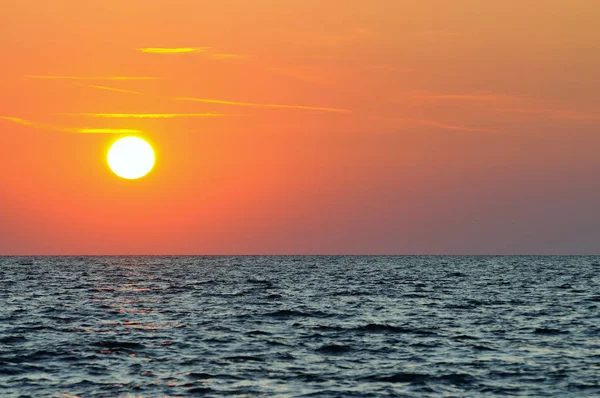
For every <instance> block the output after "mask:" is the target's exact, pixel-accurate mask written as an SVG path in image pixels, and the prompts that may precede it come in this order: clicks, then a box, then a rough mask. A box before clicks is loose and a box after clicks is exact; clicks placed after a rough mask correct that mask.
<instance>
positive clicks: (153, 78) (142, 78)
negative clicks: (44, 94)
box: [23, 75, 160, 80]
mask: <svg viewBox="0 0 600 398" xmlns="http://www.w3.org/2000/svg"><path fill="white" fill-rule="evenodd" d="M23 77H25V78H27V79H54V80H160V77H153V76H52V75H49V76H43V75H25V76H23Z"/></svg>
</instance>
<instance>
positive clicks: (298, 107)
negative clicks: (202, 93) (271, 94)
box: [172, 97, 352, 113]
mask: <svg viewBox="0 0 600 398" xmlns="http://www.w3.org/2000/svg"><path fill="white" fill-rule="evenodd" d="M172 99H174V100H176V101H193V102H204V103H207V104H220V105H234V106H249V107H254V108H279V109H303V110H311V111H322V112H337V113H350V112H352V111H350V110H349V109H341V108H323V107H318V106H306V105H281V104H258V103H253V102H237V101H224V100H216V99H207V98H193V97H175V98H172Z"/></svg>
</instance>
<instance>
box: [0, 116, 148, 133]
mask: <svg viewBox="0 0 600 398" xmlns="http://www.w3.org/2000/svg"><path fill="white" fill-rule="evenodd" d="M0 120H6V121H9V122H13V123H17V124H21V125H23V126H29V127H34V128H37V129H42V130H49V131H57V132H61V133H78V134H140V133H142V131H141V130H137V129H120V128H94V127H61V126H55V125H50V124H45V123H39V122H35V121H32V120H27V119H22V118H20V117H13V116H0Z"/></svg>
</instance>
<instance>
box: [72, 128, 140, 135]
mask: <svg viewBox="0 0 600 398" xmlns="http://www.w3.org/2000/svg"><path fill="white" fill-rule="evenodd" d="M68 130H70V131H71V132H74V133H81V134H140V133H142V131H141V130H137V129H112V128H103V129H97V128H87V127H84V128H74V129H68Z"/></svg>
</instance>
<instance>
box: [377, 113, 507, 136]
mask: <svg viewBox="0 0 600 398" xmlns="http://www.w3.org/2000/svg"><path fill="white" fill-rule="evenodd" d="M371 119H374V120H381V121H392V122H403V123H405V124H409V125H410V124H412V125H421V126H431V127H435V128H438V129H442V130H452V131H469V132H477V133H491V134H504V132H503V131H501V130H495V129H487V128H481V127H471V126H460V125H455V124H448V123H441V122H436V121H433V120H424V119H404V118H396V117H373V118H371Z"/></svg>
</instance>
